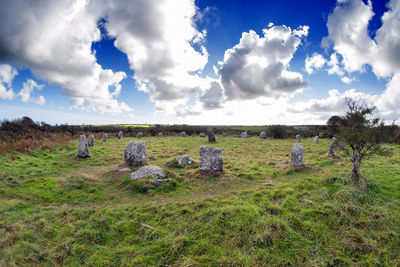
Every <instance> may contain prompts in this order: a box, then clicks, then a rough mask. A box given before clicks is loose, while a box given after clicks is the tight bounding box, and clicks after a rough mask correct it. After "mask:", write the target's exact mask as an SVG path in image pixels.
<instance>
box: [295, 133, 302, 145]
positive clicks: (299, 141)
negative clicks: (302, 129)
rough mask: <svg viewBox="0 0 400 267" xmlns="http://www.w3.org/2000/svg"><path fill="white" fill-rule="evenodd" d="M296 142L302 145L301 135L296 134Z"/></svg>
mask: <svg viewBox="0 0 400 267" xmlns="http://www.w3.org/2000/svg"><path fill="white" fill-rule="evenodd" d="M296 140H297V142H298V143H301V137H300V135H299V134H296Z"/></svg>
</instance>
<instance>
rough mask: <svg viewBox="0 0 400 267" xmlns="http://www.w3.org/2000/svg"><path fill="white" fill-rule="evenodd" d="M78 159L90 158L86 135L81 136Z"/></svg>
mask: <svg viewBox="0 0 400 267" xmlns="http://www.w3.org/2000/svg"><path fill="white" fill-rule="evenodd" d="M78 157H80V158H86V157H90V154H89V147H88V144H87V143H86V136H84V135H81V136H79V146H78Z"/></svg>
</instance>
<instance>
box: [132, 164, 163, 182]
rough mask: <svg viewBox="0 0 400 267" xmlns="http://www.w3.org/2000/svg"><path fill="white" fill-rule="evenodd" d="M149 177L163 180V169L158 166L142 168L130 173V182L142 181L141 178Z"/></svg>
mask: <svg viewBox="0 0 400 267" xmlns="http://www.w3.org/2000/svg"><path fill="white" fill-rule="evenodd" d="M149 176H151V177H153V178H155V179H160V178H164V177H165V174H164V171H163V169H161V168H160V167H158V166H144V167H141V168H139V169H137V170H136V171H134V172H132V174H131V180H132V181H137V180H139V179H143V178H146V177H149Z"/></svg>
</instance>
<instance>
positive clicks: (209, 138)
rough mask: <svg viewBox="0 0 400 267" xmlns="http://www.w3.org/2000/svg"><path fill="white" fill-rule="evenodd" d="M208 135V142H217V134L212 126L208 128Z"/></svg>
mask: <svg viewBox="0 0 400 267" xmlns="http://www.w3.org/2000/svg"><path fill="white" fill-rule="evenodd" d="M207 136H208V142H215V141H217V140H215V136H214V133H213V132H212V130H211V128H208V129H207Z"/></svg>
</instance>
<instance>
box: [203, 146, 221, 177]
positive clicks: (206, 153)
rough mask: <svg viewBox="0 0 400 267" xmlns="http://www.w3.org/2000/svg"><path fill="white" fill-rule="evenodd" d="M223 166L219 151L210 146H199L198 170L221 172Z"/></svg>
mask: <svg viewBox="0 0 400 267" xmlns="http://www.w3.org/2000/svg"><path fill="white" fill-rule="evenodd" d="M223 165H224V162H223V160H222V151H221V149H219V148H215V147H211V146H200V160H199V170H201V171H212V172H215V171H222V170H223Z"/></svg>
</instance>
